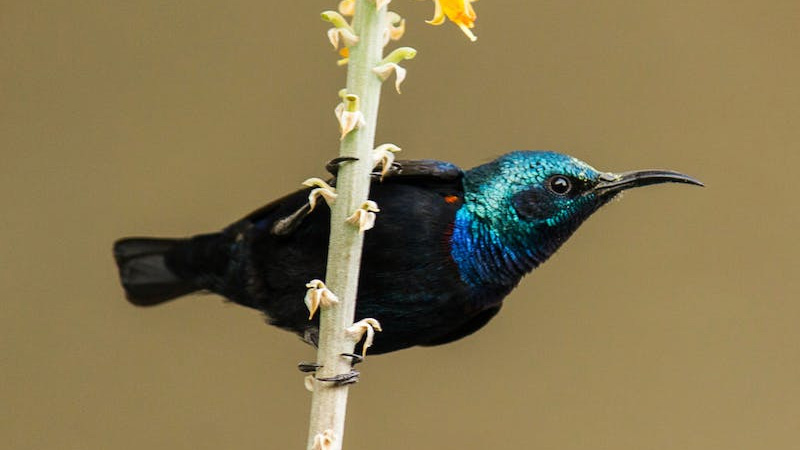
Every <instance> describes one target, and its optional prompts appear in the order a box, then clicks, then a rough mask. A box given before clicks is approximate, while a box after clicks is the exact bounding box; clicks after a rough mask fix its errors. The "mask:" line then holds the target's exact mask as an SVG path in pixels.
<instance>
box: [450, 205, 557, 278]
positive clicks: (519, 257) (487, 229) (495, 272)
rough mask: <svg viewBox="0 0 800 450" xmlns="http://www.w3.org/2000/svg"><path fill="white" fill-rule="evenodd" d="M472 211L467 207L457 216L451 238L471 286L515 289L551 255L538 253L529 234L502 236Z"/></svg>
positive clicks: (453, 249)
mask: <svg viewBox="0 0 800 450" xmlns="http://www.w3.org/2000/svg"><path fill="white" fill-rule="evenodd" d="M470 209H471V208H470V206H469V205H468V204H464V205H463V206H462V207H461V208H460V209H459V210H458V212H457V213H456V219H455V224H454V226H453V236H452V239H451V255H452V256H453V260H454V261H455V262H456V264H457V265H458V271H459V273H460V275H461V279H462V280H463V281H464V282H465V283H467V284H468V285H470V286H472V287H493V286H502V287H513V286H515V285H516V284H517V283H519V280H520V279H521V278H522V276H523V275H525V274H526V273H528V272H530V271H531V270H533V269H535V268H536V267H537V266H538V265H539V264H541V263H543V262H544V261H545V259H547V257H548V256H549V255H550V253H551V252H549V251H546V249H541V250H545V251H544V252H543V251H541V250H537V248H536V246H535V243H534V242H531V241H533V240H534V239H531V238H532V236H530V235H527V236H525V235H522V234H520V233H512V234H511V235H503V236H501V235H500V234H499V233H497V232H496V231H495V230H494V229H493V228H492V227H491V226H490V225H489V224H487V223H485V222H483V221H481V220H480V219H479V218H478V217H477V216H476V215H475V214H474V213H473V212H472V211H471V210H470ZM525 234H527V233H525Z"/></svg>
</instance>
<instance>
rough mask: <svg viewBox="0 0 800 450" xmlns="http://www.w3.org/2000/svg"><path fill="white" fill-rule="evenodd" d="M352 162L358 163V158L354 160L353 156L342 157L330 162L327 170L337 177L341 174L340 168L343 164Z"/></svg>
mask: <svg viewBox="0 0 800 450" xmlns="http://www.w3.org/2000/svg"><path fill="white" fill-rule="evenodd" d="M350 161H358V158H354V157H352V156H340V157H338V158H333V159H332V160H330V161H328V164H325V170H327V171H328V172H330V174H331V175H334V176H335V175H336V174H337V173H338V172H339V166H340V165H341V164H342V163H346V162H350Z"/></svg>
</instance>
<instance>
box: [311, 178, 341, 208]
mask: <svg viewBox="0 0 800 450" xmlns="http://www.w3.org/2000/svg"><path fill="white" fill-rule="evenodd" d="M303 186H308V187H313V188H314V189H312V190H311V192H309V194H308V205H309V206H310V207H311V208H310V209H309V211H308V212H311V211H313V210H314V208H315V207H316V206H317V199H318V198H319V197H322V199H323V200H325V203H327V204H328V206H331V204H333V201H334V200H336V189H334V188H333V187H331V185H330V184H328V183H326V182H324V181H322V180H321V179H319V178H309V179H307V180H306V181H303Z"/></svg>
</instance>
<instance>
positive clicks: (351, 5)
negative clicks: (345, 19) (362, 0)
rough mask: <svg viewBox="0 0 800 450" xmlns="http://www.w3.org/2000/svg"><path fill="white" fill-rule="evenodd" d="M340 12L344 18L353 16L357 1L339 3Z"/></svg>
mask: <svg viewBox="0 0 800 450" xmlns="http://www.w3.org/2000/svg"><path fill="white" fill-rule="evenodd" d="M339 12H340V13H342V15H343V16H352V15H353V14H355V12H356V0H342V1H340V2H339Z"/></svg>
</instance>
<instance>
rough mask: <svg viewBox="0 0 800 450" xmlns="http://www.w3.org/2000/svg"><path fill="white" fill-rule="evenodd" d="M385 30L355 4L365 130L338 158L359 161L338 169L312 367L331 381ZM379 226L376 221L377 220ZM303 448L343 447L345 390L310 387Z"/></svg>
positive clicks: (353, 91) (353, 268)
mask: <svg viewBox="0 0 800 450" xmlns="http://www.w3.org/2000/svg"><path fill="white" fill-rule="evenodd" d="M386 26H387V14H386V7H385V6H384V7H383V8H381V9H380V10H376V8H375V2H374V0H358V1H357V2H356V11H355V15H354V18H353V29H354V31H355V33H356V35H357V36H358V37H359V41H358V43H357V44H356V45H354V46H353V47H351V48H350V57H349V58H350V59H349V63H348V69H347V94H348V95H357V96H358V98H359V99H360V109H361V112H362V113H363V114H364V119H365V120H366V125H364V126H361V127H359V128H357V129H356V130H354V131H352V132H350V133H349V134H348V135H347V136H346V137H345V138H344V139H343V140H342V142H341V145H340V148H339V155H340V156H351V157H356V158H358V160H357V161H353V162H348V163H344V164H342V165H341V167H340V169H339V172H338V176H337V179H336V192H337V193H338V197H337V198H336V201H335V202H334V204H333V207H332V211H331V235H330V243H329V250H328V268H327V273H326V275H325V283H326V285H327V286H328V288H329V289H331V291H333V292H334V293H335V294H336V295H337V296H338V297H339V303H338V304H335V305H333V306H331V307H328V308H324V309H323V310H322V311H321V316H320V330H319V348H318V350H317V363H318V364H321V365H322V367H321V368H320V369H319V371H318V372H317V376H318V377H331V376H334V375H339V374H343V373H347V372H349V371H350V369H351V367H350V360H349V359H348V358H344V357H342V356H341V354H342V353H352V352H353V348H354V343H353V341H352V340H351V339H349V338H348V337H346V335H345V329H346V328H347V327H349V326H350V325H351V324H352V323H353V321H354V315H355V306H356V292H357V290H358V272H359V267H360V263H361V247H362V243H363V238H364V236H363V233H360V232H359V230H358V228H357V227H354V226H352V225H351V224H348V223H346V222H345V220H346V219H347V217H349V216H350V215H351V214H353V212H354V211H355V210H356V209H357V208H359V206H360V205H361V204H362V203H364V201H366V200H367V196H368V195H369V184H370V175H369V174H370V172H371V171H372V168H373V167H372V155H371V152H372V149H373V147H374V145H375V125H376V123H377V119H378V104H379V102H380V90H381V80H380V79H379V78H378V77H377V76H376V75H375V73H373V72H372V68H373V67H375V66H376V65H377V64H378V63H379V62H380V61H381V59H382V54H383V36H384V30H385V29H386ZM378 220H380V218H379V219H378ZM313 386H314V392H313V396H312V400H311V417H310V426H309V433H308V445H307V448H308V449H311V448H312V446H313V443H314V437H315V436H316V435H317V434H321V433H323V432H324V431H325V430H332V431H333V434H334V442H333V446H331V447H330V449H331V450H339V449H341V447H342V439H343V437H344V419H345V414H346V409H347V392H348V388H347V386H340V387H335V386H333V385H332V384H331V383H327V382H320V381H316V380H315V381H314V383H313Z"/></svg>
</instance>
